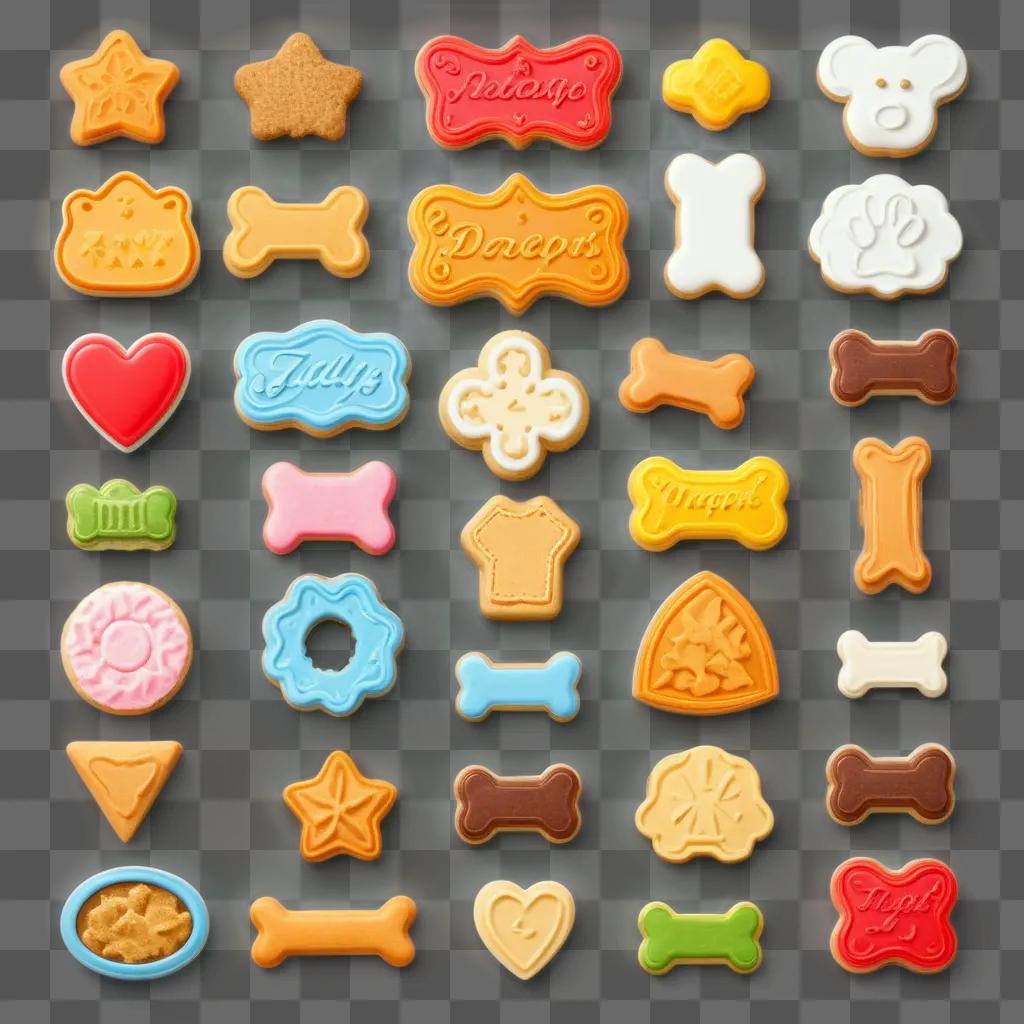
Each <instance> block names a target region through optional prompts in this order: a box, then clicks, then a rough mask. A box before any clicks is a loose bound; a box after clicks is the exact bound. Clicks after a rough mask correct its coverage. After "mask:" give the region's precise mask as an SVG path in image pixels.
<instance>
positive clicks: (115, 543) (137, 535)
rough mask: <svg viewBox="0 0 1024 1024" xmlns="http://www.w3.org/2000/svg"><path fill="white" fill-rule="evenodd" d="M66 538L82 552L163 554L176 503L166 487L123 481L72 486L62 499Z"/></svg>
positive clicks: (170, 534) (171, 533)
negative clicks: (143, 486)
mask: <svg viewBox="0 0 1024 1024" xmlns="http://www.w3.org/2000/svg"><path fill="white" fill-rule="evenodd" d="M65 501H66V503H67V507H68V536H69V537H70V538H71V543H72V544H74V545H75V547H76V548H82V549H83V550H84V551H163V549H164V548H169V547H170V546H171V545H172V544H173V543H174V537H175V526H174V513H175V511H176V510H177V507H178V500H177V498H175V497H174V492H173V491H172V490H171V489H170V488H169V487H164V486H163V485H162V484H156V485H155V486H153V487H148V488H146V490H145V491H140V490H139V489H138V487H136V486H135V484H133V483H130V482H129V481H127V480H108V481H107V482H106V483H105V484H103V485H102V486H101V487H99V488H96V487H93V486H92V484H75V486H74V487H72V488H71V490H70V491H68V494H67V498H66V499H65Z"/></svg>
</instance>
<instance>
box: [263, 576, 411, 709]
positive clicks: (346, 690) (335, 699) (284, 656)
mask: <svg viewBox="0 0 1024 1024" xmlns="http://www.w3.org/2000/svg"><path fill="white" fill-rule="evenodd" d="M320 622H340V623H342V624H343V625H345V626H348V628H349V629H350V630H351V632H352V657H351V658H349V661H348V664H347V665H346V666H345V667H344V668H343V669H341V670H340V671H337V672H335V671H332V670H329V669H320V668H317V667H316V666H315V665H314V664H313V662H312V661H311V660H310V658H309V656H308V655H307V653H306V637H307V636H308V635H309V633H310V631H311V630H312V629H313V627H314V626H316V625H317V624H318V623H320ZM263 642H264V648H263V672H264V674H265V675H266V677H267V679H268V680H269V681H270V682H271V683H273V684H274V686H277V687H278V688H279V689H280V690H281V695H282V696H283V697H284V699H285V700H286V701H287V702H288V703H289V704H290V705H291V706H292V707H293V708H295V710H296V711H312V710H319V711H326V712H327V713H328V714H329V715H337V716H344V715H351V714H352V712H353V711H357V710H358V709H359V706H360V705H361V704H362V703H363V700H364V699H365V698H367V697H381V696H383V695H384V694H385V693H387V692H388V690H390V689H391V687H392V686H394V685H395V679H396V678H397V677H398V654H399V652H400V651H401V649H402V646H403V644H404V643H405V629H404V627H403V626H402V620H401V619H400V618H399V617H398V616H397V615H395V613H394V612H393V611H391V609H390V608H388V607H387V606H386V605H385V604H384V603H383V602H382V601H381V599H380V594H378V593H377V588H376V587H375V586H374V585H373V584H372V583H371V582H370V581H369V580H368V579H367V578H366V577H365V576H360V575H359V574H358V573H354V572H347V573H344V574H342V575H341V576H335V577H333V578H332V579H329V578H327V577H326V576H314V575H306V576H299V577H298V578H297V579H295V580H293V581H292V583H291V586H289V587H288V590H287V592H286V593H285V595H284V597H283V598H282V599H281V600H280V601H278V602H277V604H275V605H271V607H270V608H269V609H268V610H267V613H266V615H264V616H263Z"/></svg>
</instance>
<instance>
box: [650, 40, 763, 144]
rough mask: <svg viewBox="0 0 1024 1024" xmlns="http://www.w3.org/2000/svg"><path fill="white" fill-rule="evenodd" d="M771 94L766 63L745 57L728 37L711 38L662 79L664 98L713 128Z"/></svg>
mask: <svg viewBox="0 0 1024 1024" xmlns="http://www.w3.org/2000/svg"><path fill="white" fill-rule="evenodd" d="M771 94H772V80H771V78H770V77H769V76H768V71H767V69H766V68H765V66H764V65H763V64H758V63H757V61H756V60H745V59H744V57H743V54H741V53H740V51H739V50H737V49H736V47H735V46H733V45H732V43H730V42H729V41H728V40H727V39H709V40H708V41H707V42H706V43H704V44H703V45H702V46H701V48H700V49H699V50H698V51H697V52H696V53H695V54H694V55H693V56H692V57H690V58H688V59H687V60H677V61H675V63H673V64H669V66H668V67H667V68H665V74H664V76H663V77H662V80H661V96H662V99H663V100H664V101H665V102H666V103H667V104H668V105H669V106H670V107H671V108H672V109H673V110H678V111H679V112H680V113H681V114H692V115H693V118H694V120H695V121H696V122H697V123H698V124H699V125H700V126H701V127H702V128H706V129H707V130H708V131H711V132H720V131H721V130H722V129H723V128H728V127H729V126H730V125H731V124H734V123H735V122H736V120H737V119H738V118H739V117H740V116H741V115H743V114H750V113H753V112H754V111H755V110H760V109H761V108H762V107H763V106H764V105H765V104H766V103H767V102H768V99H769V98H770V96H771Z"/></svg>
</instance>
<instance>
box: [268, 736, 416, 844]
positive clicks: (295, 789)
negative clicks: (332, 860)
mask: <svg viewBox="0 0 1024 1024" xmlns="http://www.w3.org/2000/svg"><path fill="white" fill-rule="evenodd" d="M283 796H284V802H285V803H286V804H287V805H288V808H289V809H290V810H291V812H292V814H294V815H295V817H296V818H298V819H299V821H300V822H301V823H302V838H301V839H300V841H299V852H300V853H301V854H302V856H303V857H305V858H306V860H310V861H320V860H327V859H328V858H329V857H336V856H338V854H341V853H347V854H349V855H350V856H352V857H358V858H359V860H376V859H377V858H378V857H379V856H380V854H381V850H382V849H383V843H382V840H381V835H380V823H381V821H382V820H383V819H384V816H385V815H386V814H387V813H388V811H390V810H391V808H392V806H393V805H394V802H395V800H396V799H397V797H398V790H397V789H396V788H395V787H394V786H392V785H391V783H390V782H384V781H383V780H382V779H368V778H366V777H365V776H364V775H363V774H362V772H360V771H359V769H358V768H357V767H356V765H355V762H354V761H353V760H352V758H351V757H349V756H348V754H346V753H345V752H344V751H341V750H336V751H334V753H333V754H331V755H329V756H328V758H327V760H326V761H324V764H323V767H322V768H321V769H320V771H319V772H318V774H317V775H316V776H315V777H314V778H312V779H303V780H302V781H301V782H293V783H292V784H291V785H290V786H286V787H285V790H284V793H283Z"/></svg>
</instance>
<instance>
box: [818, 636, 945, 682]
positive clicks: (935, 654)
mask: <svg viewBox="0 0 1024 1024" xmlns="http://www.w3.org/2000/svg"><path fill="white" fill-rule="evenodd" d="M947 650H948V645H947V644H946V638H945V637H944V636H943V635H942V634H941V633H936V632H934V631H933V632H930V633H924V634H922V635H921V636H919V637H918V638H917V639H916V640H912V641H901V640H876V641H871V640H868V638H867V637H866V636H865V635H864V634H863V633H860V632H858V631H857V630H855V629H848V630H847V631H846V632H845V633H843V634H842V636H840V637H839V641H838V643H837V644H836V651H837V652H838V654H839V660H840V661H841V662H842V668H841V669H840V670H839V680H838V682H839V692H840V693H842V694H843V695H844V696H846V697H851V698H857V697H863V696H864V694H865V693H867V692H868V690H871V689H876V688H877V689H886V690H888V689H898V688H901V687H913V688H914V689H916V690H917V691H918V692H920V693H922V694H924V696H925V697H940V696H942V694H944V693H945V692H946V673H945V672H944V671H943V668H942V662H943V661H944V660H945V657H946V651H947Z"/></svg>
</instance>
